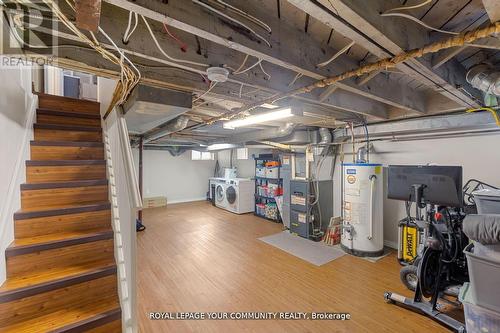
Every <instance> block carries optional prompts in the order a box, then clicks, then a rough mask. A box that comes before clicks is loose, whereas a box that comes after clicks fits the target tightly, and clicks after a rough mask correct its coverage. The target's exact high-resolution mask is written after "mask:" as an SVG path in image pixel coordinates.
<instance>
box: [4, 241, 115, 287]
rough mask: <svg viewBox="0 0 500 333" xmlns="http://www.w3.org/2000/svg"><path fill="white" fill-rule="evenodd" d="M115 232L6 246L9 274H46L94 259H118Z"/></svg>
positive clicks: (104, 260)
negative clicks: (115, 249)
mask: <svg viewBox="0 0 500 333" xmlns="http://www.w3.org/2000/svg"><path fill="white" fill-rule="evenodd" d="M113 243H114V242H113V232H102V233H100V234H94V235H91V236H86V237H80V238H74V239H65V240H58V241H54V242H46V243H39V244H31V245H25V246H17V247H9V248H7V250H6V257H7V278H12V277H17V276H26V275H28V274H30V275H31V274H33V275H36V274H42V272H46V271H52V270H56V269H60V268H68V267H72V266H77V265H82V264H86V263H90V262H96V261H100V262H108V263H110V264H111V263H114V262H115V258H114V245H113Z"/></svg>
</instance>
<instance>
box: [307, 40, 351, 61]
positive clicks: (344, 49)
mask: <svg viewBox="0 0 500 333" xmlns="http://www.w3.org/2000/svg"><path fill="white" fill-rule="evenodd" d="M353 45H354V41H352V42H350V43H349V44H347V45H346V46H344V47H343V48H341V49H340V50H338V51H337V53H335V54H334V55H333V56H332V57H331V58H330V59H328V60H326V61H323V62H322V63H319V64H317V65H316V67H325V66H326V65H328V64H329V63H331V62H332V61H334V60H335V59H337V58H338V57H340V56H341V55H342V54H344V52H346V51H347V50H349V49H350V48H351V47H352V46H353Z"/></svg>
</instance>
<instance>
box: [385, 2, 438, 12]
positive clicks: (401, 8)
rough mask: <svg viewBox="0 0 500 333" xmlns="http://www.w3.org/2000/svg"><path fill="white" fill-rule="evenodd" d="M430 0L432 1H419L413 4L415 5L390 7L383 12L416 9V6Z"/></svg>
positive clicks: (421, 5)
mask: <svg viewBox="0 0 500 333" xmlns="http://www.w3.org/2000/svg"><path fill="white" fill-rule="evenodd" d="M431 2H432V0H424V1H423V2H421V3H418V4H415V5H411V6H402V7H396V8H391V9H389V10H386V11H385V12H384V14H386V13H390V12H395V11H398V10H410V9H417V8H420V7H423V6H425V5H427V4H430V3H431Z"/></svg>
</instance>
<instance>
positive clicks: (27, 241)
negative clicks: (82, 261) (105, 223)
mask: <svg viewBox="0 0 500 333" xmlns="http://www.w3.org/2000/svg"><path fill="white" fill-rule="evenodd" d="M110 231H112V229H111V226H110V227H109V228H108V229H102V230H89V231H72V232H58V233H56V234H49V235H43V236H36V237H28V238H16V239H14V241H13V242H12V243H11V245H10V246H9V247H20V246H27V245H37V244H45V243H52V242H57V241H63V240H67V239H75V238H83V237H88V236H92V235H97V234H102V233H107V232H110Z"/></svg>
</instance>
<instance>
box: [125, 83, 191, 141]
mask: <svg viewBox="0 0 500 333" xmlns="http://www.w3.org/2000/svg"><path fill="white" fill-rule="evenodd" d="M191 100H192V95H191V93H187V92H180V91H175V90H170V89H163V88H156V87H149V86H145V85H139V86H137V87H136V88H135V89H134V90H133V92H132V94H131V95H130V97H129V98H128V100H127V102H126V103H125V105H124V106H123V112H124V117H125V120H126V121H127V127H128V130H129V132H130V133H132V134H136V135H145V134H146V133H148V132H149V131H152V130H154V129H155V128H156V127H158V126H161V125H162V124H165V123H166V122H168V121H170V120H173V119H175V118H177V117H179V116H180V115H182V114H184V113H186V112H188V111H190V110H191V107H192V103H191Z"/></svg>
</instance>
